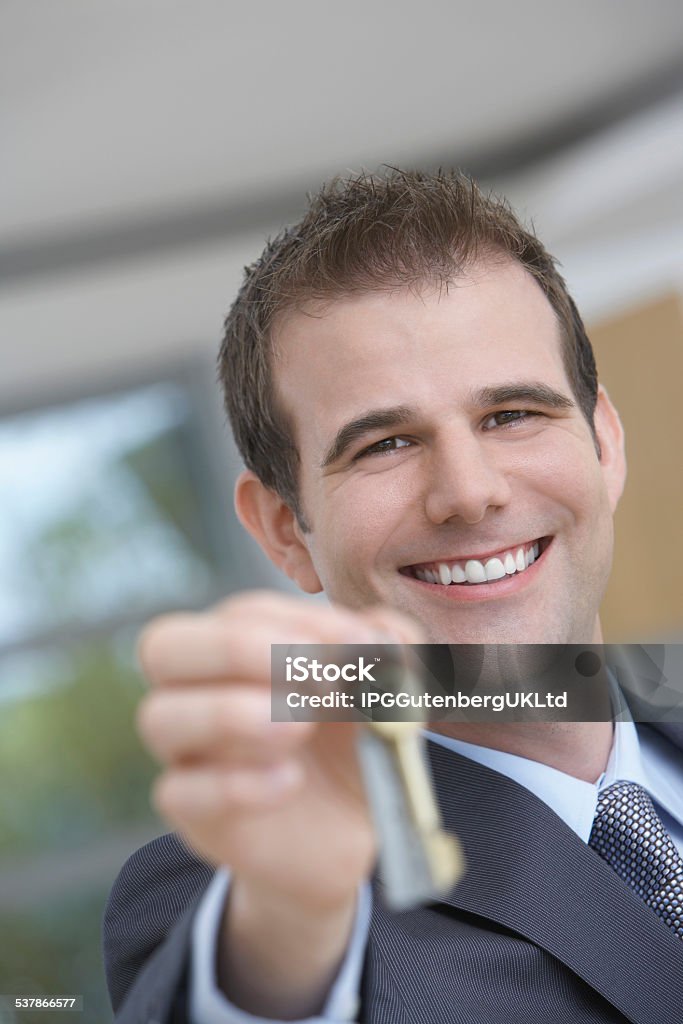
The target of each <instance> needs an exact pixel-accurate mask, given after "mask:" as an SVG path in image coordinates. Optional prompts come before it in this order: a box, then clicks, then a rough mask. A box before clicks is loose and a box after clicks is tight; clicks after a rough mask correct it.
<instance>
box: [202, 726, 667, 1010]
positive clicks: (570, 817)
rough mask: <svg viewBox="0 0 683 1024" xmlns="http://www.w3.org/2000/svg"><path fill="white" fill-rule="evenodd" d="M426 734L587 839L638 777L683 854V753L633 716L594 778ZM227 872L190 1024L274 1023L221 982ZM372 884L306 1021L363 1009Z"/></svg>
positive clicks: (216, 888) (210, 892) (214, 888)
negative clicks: (319, 1004) (619, 785)
mask: <svg viewBox="0 0 683 1024" xmlns="http://www.w3.org/2000/svg"><path fill="white" fill-rule="evenodd" d="M426 735H427V736H428V737H429V739H431V740H433V741H434V742H435V743H439V744H441V746H443V747H445V748H446V749H448V750H453V751H455V752H456V753H458V754H461V755H462V756H463V757H468V758H470V759H471V760H473V761H476V762H478V763H479V764H482V765H485V766H486V767H487V768H492V769H493V770H494V771H497V772H500V774H501V775H507V776H508V778H510V779H512V780H513V781H514V782H518V783H519V784H520V785H522V786H525V787H526V788H527V789H528V790H530V792H532V793H534V794H535V795H536V796H537V797H538V798H539V799H540V800H543V801H544V803H546V804H547V805H548V806H549V807H550V808H551V809H552V810H553V811H554V812H555V813H556V814H557V815H558V816H559V817H560V818H562V820H563V821H564V822H565V823H566V824H567V825H568V826H569V828H571V829H572V830H573V831H574V832H576V834H577V835H578V836H579V837H580V838H581V839H582V840H583V841H584V842H585V843H587V842H588V838H589V836H590V833H591V828H592V825H593V818H594V817H595V810H596V807H597V802H598V794H599V792H600V790H601V789H603V788H604V787H606V786H609V785H611V784H612V783H613V782H616V781H617V780H625V781H628V782H637V783H639V784H640V785H641V786H643V787H644V788H645V789H646V790H647V792H648V793H649V794H650V796H651V798H652V800H653V802H654V805H655V807H656V809H657V812H658V814H659V815H660V817H661V819H662V821H663V822H664V825H665V826H666V828H667V830H668V832H669V835H670V836H671V838H672V840H673V842H674V843H675V845H676V847H677V849H678V851H679V853H680V854H681V855H682V856H683V758H682V757H681V752H680V751H676V750H675V749H674V748H673V746H672V745H671V744H670V743H668V742H667V741H666V740H665V739H664V737H662V736H661V735H660V734H659V733H657V732H655V731H654V730H652V729H650V728H642V729H641V731H640V733H638V732H637V731H636V728H635V726H634V724H633V722H630V721H626V722H616V723H615V726H614V740H613V743H612V750H611V753H610V757H609V760H608V763H607V768H606V769H605V771H604V772H603V774H602V775H601V776H600V778H599V779H598V780H597V782H595V783H590V782H582V781H581V780H580V779H575V778H573V777H572V776H571V775H566V774H565V773H564V772H560V771H558V770H557V769H556V768H550V767H549V766H548V765H545V764H540V763H539V762H538V761H530V760H529V759H528V758H526V757H518V756H517V755H516V754H507V753H504V752H503V751H500V750H491V749H490V748H489V747H480V746H477V745H475V744H473V743H465V742H463V741H462V740H455V739H451V738H450V737H446V736H442V735H440V734H438V733H432V732H427V733H426ZM228 885H229V876H228V873H227V872H225V871H218V872H216V875H215V877H214V879H213V881H212V882H211V884H210V885H209V887H208V888H207V890H206V892H205V893H204V896H203V898H202V900H201V903H200V906H199V909H198V912H197V914H196V917H195V923H194V931H193V936H192V969H191V979H190V1019H191V1021H192V1024H273V1021H272V1020H271V1019H270V1018H269V1019H265V1018H263V1017H255V1016H253V1015H252V1014H250V1013H245V1012H244V1011H243V1010H240V1009H239V1008H238V1007H236V1006H233V1005H232V1003H229V1002H228V1000H227V999H226V998H225V996H224V995H223V994H222V993H221V992H220V991H219V989H218V987H217V985H216V977H215V966H214V965H215V962H216V943H217V936H218V928H219V925H220V920H221V915H222V911H223V906H224V904H225V897H226V893H227V890H228ZM371 900H372V897H371V893H370V886H369V885H365V886H363V887H362V888H361V890H360V892H359V897H358V908H357V913H356V920H355V924H354V929H353V934H352V936H351V941H350V943H349V948H348V951H347V955H346V959H345V960H344V963H343V964H342V967H341V970H340V972H339V974H338V976H337V980H336V981H335V984H334V986H333V988H332V990H331V992H330V995H329V997H328V1000H327V1002H326V1004H325V1007H324V1010H323V1013H322V1015H321V1016H318V1017H307V1018H306V1020H305V1021H301V1022H300V1024H348V1022H350V1021H353V1020H354V1019H355V1017H356V1014H357V1011H358V998H359V991H360V979H361V974H362V970H363V960H364V956H365V947H366V944H367V939H368V933H369V928H370V911H371Z"/></svg>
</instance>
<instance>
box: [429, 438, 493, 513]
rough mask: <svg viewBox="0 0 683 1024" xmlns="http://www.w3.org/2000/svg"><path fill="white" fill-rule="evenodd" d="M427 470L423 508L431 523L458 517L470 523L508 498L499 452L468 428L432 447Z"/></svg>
mask: <svg viewBox="0 0 683 1024" xmlns="http://www.w3.org/2000/svg"><path fill="white" fill-rule="evenodd" d="M428 474H429V476H428V480H427V481H426V487H425V511H426V514H427V517H428V519H430V520H431V521H432V522H434V523H445V522H447V521H448V520H449V519H453V518H456V517H458V518H460V519H462V520H463V521H464V522H466V523H468V524H470V525H474V524H475V523H479V522H481V520H482V519H483V518H484V516H485V515H486V513H487V512H488V511H489V510H492V509H499V508H503V507H504V506H505V505H507V503H508V502H509V500H510V494H511V490H510V482H509V480H508V477H507V475H506V473H505V465H504V461H503V457H502V453H500V452H498V453H496V452H493V451H492V450H491V449H490V448H489V447H487V445H486V444H485V443H484V442H482V441H480V440H479V439H478V438H477V437H476V436H475V435H473V434H472V433H469V432H464V431H463V432H458V436H457V438H449V439H445V440H444V441H443V442H442V443H441V444H440V445H439V446H438V447H435V448H434V449H433V450H432V453H431V458H430V460H429V468H428Z"/></svg>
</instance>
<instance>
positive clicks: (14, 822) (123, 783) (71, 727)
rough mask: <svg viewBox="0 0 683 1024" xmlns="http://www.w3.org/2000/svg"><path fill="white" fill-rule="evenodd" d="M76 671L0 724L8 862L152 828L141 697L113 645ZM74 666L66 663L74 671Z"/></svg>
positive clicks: (82, 654) (96, 647) (0, 812)
mask: <svg viewBox="0 0 683 1024" xmlns="http://www.w3.org/2000/svg"><path fill="white" fill-rule="evenodd" d="M70 653H71V657H70V671H69V672H68V673H67V674H59V675H57V676H56V677H55V678H53V679H51V680H49V681H47V682H48V683H49V685H48V686H46V690H45V692H44V693H43V694H42V695H40V696H34V697H32V698H30V699H27V700H24V701H21V702H17V703H16V704H13V705H9V706H7V705H6V706H5V708H4V709H3V715H2V719H1V720H0V777H2V778H3V779H13V780H15V784H14V785H12V786H3V787H2V788H0V856H2V855H9V854H13V855H16V854H21V853H25V852H29V851H35V852H39V851H45V850H46V849H50V848H60V849H64V848H68V847H69V846H72V845H78V844H80V843H82V842H83V840H85V839H87V838H88V837H92V836H96V835H98V834H101V833H102V832H103V831H109V830H110V829H111V828H112V826H114V825H115V824H116V823H125V822H130V821H140V820H143V819H145V818H148V817H149V815H150V810H149V797H148V794H149V784H150V781H151V778H152V775H153V766H152V764H151V762H150V760H149V758H148V757H147V756H146V754H144V753H143V750H142V747H141V745H140V742H139V740H138V739H137V736H136V734H135V730H134V723H133V719H134V712H135V708H136V706H137V703H138V701H139V698H140V696H141V694H142V684H141V682H140V681H139V679H138V677H137V675H136V673H135V671H134V669H133V666H132V664H131V665H128V664H126V662H125V661H124V660H123V659H122V658H121V657H120V656H119V655H118V653H117V650H116V648H115V646H114V644H112V643H111V642H108V641H101V642H98V643H91V644H90V645H89V646H88V647H85V648H81V649H79V650H77V651H72V652H70ZM68 664H69V662H67V665H68Z"/></svg>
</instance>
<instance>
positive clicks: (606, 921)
mask: <svg viewBox="0 0 683 1024" xmlns="http://www.w3.org/2000/svg"><path fill="white" fill-rule="evenodd" d="M429 754H430V758H431V760H432V767H433V769H434V778H435V784H436V789H437V795H438V797H439V802H440V804H441V809H442V814H443V818H444V824H445V826H446V828H447V829H448V830H449V831H453V832H455V833H456V834H457V835H458V836H459V838H460V840H461V841H462V843H463V846H464V848H465V854H466V857H467V863H468V870H467V874H466V875H465V877H464V879H463V880H462V881H461V882H460V883H459V885H458V886H457V887H456V888H455V889H454V891H453V892H452V893H451V894H450V895H449V896H448V897H446V898H445V899H444V900H443V902H444V903H446V904H448V905H450V906H452V907H455V908H457V909H459V910H464V911H467V912H469V913H472V914H477V915H479V916H481V917H485V918H488V919H489V920H491V921H494V922H496V923H497V924H499V925H502V926H503V927H505V928H508V929H511V930H512V931H514V932H517V933H518V934H520V935H522V936H524V937H525V938H527V939H529V940H530V941H531V942H533V943H535V944H536V945H538V946H540V947H541V948H542V949H545V950H546V951H547V952H548V953H550V954H552V956H554V957H555V958H556V959H557V960H560V961H561V962H562V963H564V964H565V965H566V966H567V967H569V968H570V969H571V970H572V971H574V973H575V974H577V975H578V976H579V977H581V978H583V979H584V981H586V982H587V983H588V984H589V985H590V986H591V987H592V988H593V989H594V990H595V991H597V992H599V993H600V994H601V995H602V996H604V997H605V999H607V1000H608V1001H609V1002H610V1003H611V1004H612V1005H613V1006H615V1007H616V1008H617V1009H619V1010H620V1011H621V1012H622V1013H623V1014H624V1015H625V1016H627V1017H628V1018H629V1019H630V1020H632V1021H634V1022H636V1024H652V1022H654V1021H660V1020H665V1019H672V1020H675V1019H678V1016H679V1015H680V1011H681V1007H682V1006H683V943H681V940H680V939H678V938H677V937H676V936H675V935H674V934H673V932H672V931H670V929H669V928H667V926H666V925H665V924H664V923H663V922H662V921H661V920H660V919H659V918H658V917H657V916H656V915H655V914H654V913H653V912H652V911H651V910H650V909H649V908H648V907H647V906H646V905H645V904H644V903H643V902H642V901H641V900H640V899H639V898H638V897H637V896H636V895H635V893H633V892H632V890H631V889H629V887H628V886H627V885H626V884H625V883H624V882H623V881H622V880H621V879H620V878H619V877H618V876H617V875H616V874H615V872H614V871H613V870H612V869H611V868H610V867H609V866H608V865H607V864H605V862H604V861H603V860H601V858H600V857H599V856H598V855H597V854H596V853H595V852H594V851H593V850H591V849H590V848H589V847H588V846H586V845H585V844H584V843H583V842H582V841H581V840H580V839H579V838H578V836H577V835H575V833H574V832H572V830H571V829H570V828H569V827H568V826H567V825H565V823H564V822H563V821H562V820H561V819H560V818H559V817H558V816H557V815H556V814H555V813H554V812H553V811H551V810H550V808H549V807H548V806H547V805H546V804H544V803H543V802H542V801H541V800H539V799H538V798H537V797H535V796H533V794H531V793H529V792H528V790H526V789H525V788H524V787H523V786H520V785H518V784H517V783H515V782H513V781H512V780H510V779H508V778H507V777H505V776H503V775H500V774H499V773H498V772H494V771H492V770H490V769H488V768H485V767H483V766H482V765H478V764H475V763H474V762H472V761H470V760H469V759H467V758H464V757H460V756H459V755H457V754H454V753H452V752H451V751H448V750H445V749H444V748H443V747H441V746H440V745H438V744H431V743H430V744H429Z"/></svg>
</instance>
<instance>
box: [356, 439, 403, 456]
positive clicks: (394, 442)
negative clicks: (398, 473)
mask: <svg viewBox="0 0 683 1024" xmlns="http://www.w3.org/2000/svg"><path fill="white" fill-rule="evenodd" d="M410 445H411V442H410V441H407V440H406V438H405V437H384V438H382V440H381V441H376V442H375V444H371V445H370V446H369V447H368V448H364V449H363V451H362V452H358V454H357V455H354V457H353V460H354V462H356V461H357V460H358V459H364V458H365V456H366V455H389V454H390V453H391V452H395V451H398V449H399V448H409V447H410Z"/></svg>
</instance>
